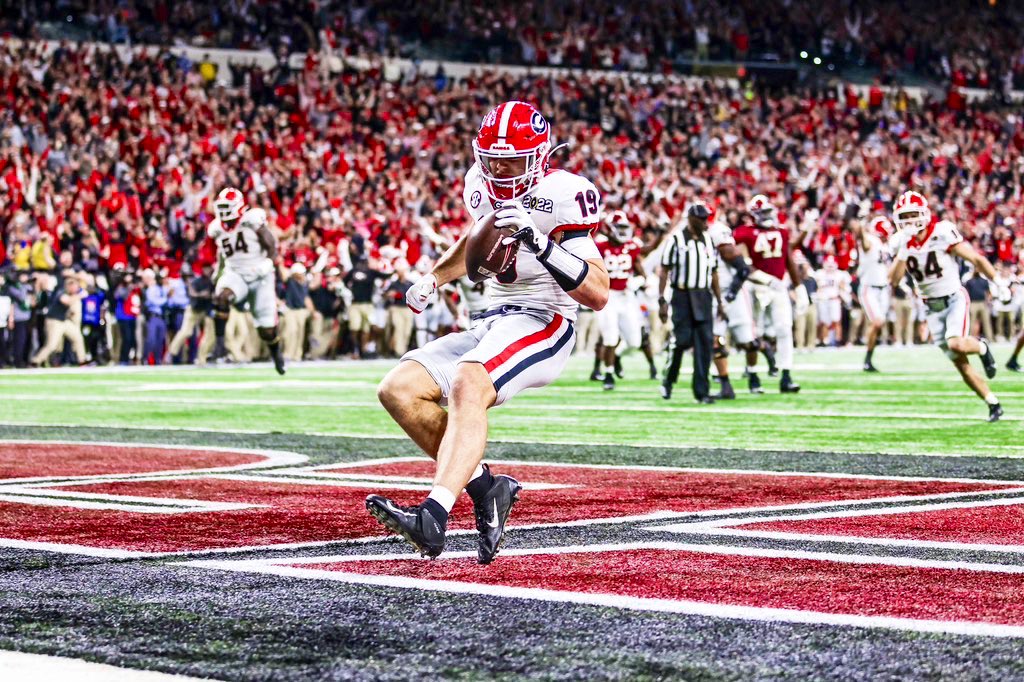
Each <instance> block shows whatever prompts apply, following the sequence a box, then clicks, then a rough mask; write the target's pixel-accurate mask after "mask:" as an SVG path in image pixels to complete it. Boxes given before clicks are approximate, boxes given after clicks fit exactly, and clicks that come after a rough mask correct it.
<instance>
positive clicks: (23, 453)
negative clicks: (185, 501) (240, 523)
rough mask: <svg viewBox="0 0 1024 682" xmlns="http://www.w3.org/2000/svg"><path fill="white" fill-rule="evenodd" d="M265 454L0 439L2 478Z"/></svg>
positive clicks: (248, 460) (184, 465)
mask: <svg viewBox="0 0 1024 682" xmlns="http://www.w3.org/2000/svg"><path fill="white" fill-rule="evenodd" d="M265 459H266V457H264V456H263V455H258V454H242V453H236V452H222V451H216V450H203V449H195V450H193V449H176V448H174V449H172V448H160V447H138V446H135V445H124V446H120V445H106V444H97V443H90V444H63V443H61V444H56V443H4V442H0V479H11V478H39V477H50V478H56V477H66V476H100V475H106V474H144V473H150V472H155V471H184V470H192V469H213V468H219V467H229V466H240V465H243V464H255V463H257V462H262V461H264V460H265Z"/></svg>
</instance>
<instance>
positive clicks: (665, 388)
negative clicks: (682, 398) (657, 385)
mask: <svg viewBox="0 0 1024 682" xmlns="http://www.w3.org/2000/svg"><path fill="white" fill-rule="evenodd" d="M661 397H662V398H664V399H665V400H668V399H669V398H671V397H672V384H671V383H669V382H668V381H667V380H666V381H662V382H661Z"/></svg>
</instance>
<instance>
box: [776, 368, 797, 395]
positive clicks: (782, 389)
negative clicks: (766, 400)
mask: <svg viewBox="0 0 1024 682" xmlns="http://www.w3.org/2000/svg"><path fill="white" fill-rule="evenodd" d="M799 392H800V384H798V383H796V382H795V381H793V378H792V377H790V376H789V372H788V371H784V372H783V373H782V380H781V381H779V393H799Z"/></svg>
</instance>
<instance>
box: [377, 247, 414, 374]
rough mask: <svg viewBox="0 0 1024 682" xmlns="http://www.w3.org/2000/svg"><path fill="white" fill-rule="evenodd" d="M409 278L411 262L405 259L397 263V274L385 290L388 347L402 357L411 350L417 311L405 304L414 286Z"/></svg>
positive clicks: (396, 355)
mask: <svg viewBox="0 0 1024 682" xmlns="http://www.w3.org/2000/svg"><path fill="white" fill-rule="evenodd" d="M412 285H413V282H412V280H410V279H409V264H408V263H406V262H405V260H399V261H397V262H396V263H395V276H394V278H393V279H392V280H391V283H390V284H388V287H387V289H386V290H385V292H384V301H385V305H386V306H387V309H388V320H387V328H386V330H385V332H384V338H385V339H387V342H388V343H387V348H388V350H390V351H391V353H392V354H394V356H395V357H399V358H400V357H402V356H403V355H405V352H406V351H407V350H409V340H410V339H411V338H412V328H413V315H414V314H415V313H413V312H412V310H411V309H410V308H409V306H407V305H406V304H405V294H406V292H408V291H409V289H410V288H411V287H412Z"/></svg>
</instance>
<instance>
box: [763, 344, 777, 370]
mask: <svg viewBox="0 0 1024 682" xmlns="http://www.w3.org/2000/svg"><path fill="white" fill-rule="evenodd" d="M761 352H762V353H764V359H765V361H766V362H767V363H768V376H770V377H777V376H779V366H778V365H777V364H776V363H775V353H774V352H773V351H772V349H771V348H767V347H766V348H762V349H761Z"/></svg>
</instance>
